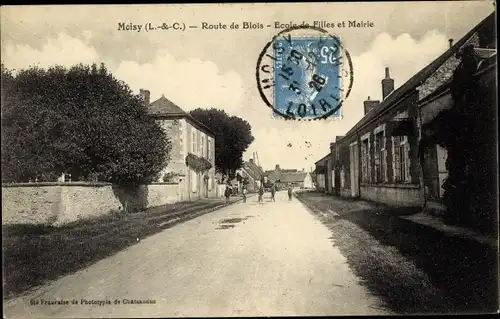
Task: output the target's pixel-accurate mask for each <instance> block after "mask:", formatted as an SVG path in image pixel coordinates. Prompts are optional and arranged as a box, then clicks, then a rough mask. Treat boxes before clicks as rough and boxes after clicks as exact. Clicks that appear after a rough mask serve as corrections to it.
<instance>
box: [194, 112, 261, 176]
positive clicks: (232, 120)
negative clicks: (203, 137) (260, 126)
mask: <svg viewBox="0 0 500 319" xmlns="http://www.w3.org/2000/svg"><path fill="white" fill-rule="evenodd" d="M190 114H191V116H193V117H194V118H195V119H196V120H197V121H199V122H201V123H203V124H204V125H205V126H207V127H208V128H209V129H210V130H211V131H213V132H214V133H215V168H216V169H217V171H218V172H220V173H223V174H226V175H228V176H229V177H230V179H232V178H234V175H235V171H236V170H237V169H239V168H240V167H241V166H242V164H243V153H244V152H245V151H246V150H247V149H248V146H249V145H250V144H251V143H252V142H253V140H254V137H253V136H252V128H251V126H250V124H249V123H248V122H247V121H245V120H243V119H241V118H239V117H237V116H229V115H228V114H227V113H226V112H225V111H223V110H218V109H215V108H211V109H200V108H198V109H195V110H193V111H191V112H190Z"/></svg>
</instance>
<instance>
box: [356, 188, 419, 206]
mask: <svg viewBox="0 0 500 319" xmlns="http://www.w3.org/2000/svg"><path fill="white" fill-rule="evenodd" d="M361 198H362V199H367V200H371V201H374V202H379V203H384V204H388V205H393V206H397V207H411V206H422V205H423V202H424V201H423V197H422V193H421V191H420V187H419V186H418V185H411V184H409V185H380V186H378V185H362V186H361Z"/></svg>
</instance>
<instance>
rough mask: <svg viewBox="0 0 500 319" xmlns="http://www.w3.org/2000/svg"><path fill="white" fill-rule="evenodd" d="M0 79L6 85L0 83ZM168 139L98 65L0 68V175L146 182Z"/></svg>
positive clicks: (164, 158) (159, 164)
mask: <svg viewBox="0 0 500 319" xmlns="http://www.w3.org/2000/svg"><path fill="white" fill-rule="evenodd" d="M4 79H6V80H7V81H6V83H5V85H4ZM170 149H171V144H170V141H169V139H168V137H167V136H166V134H165V132H164V131H163V130H162V129H161V127H160V126H159V125H157V124H156V123H155V121H154V119H153V118H151V117H150V116H149V115H148V114H147V106H145V105H144V104H143V102H142V101H141V100H140V98H139V97H138V96H136V95H134V94H133V93H132V91H131V90H130V88H129V87H128V86H127V85H126V84H125V83H123V82H121V81H119V80H117V79H116V78H114V77H113V75H112V74H110V73H109V72H108V70H107V69H106V67H105V66H104V65H103V64H101V65H100V67H98V66H97V65H96V64H93V65H92V66H84V65H82V64H80V65H76V66H73V67H71V68H69V69H67V68H64V67H61V66H55V67H50V68H48V69H46V70H45V69H41V68H38V67H30V68H28V69H24V70H20V71H19V72H18V73H17V74H16V75H14V76H13V75H12V74H11V73H10V72H9V71H8V70H6V69H5V68H3V66H2V180H11V181H28V180H29V179H33V178H39V179H41V180H46V181H53V180H54V179H55V178H57V176H60V175H61V174H62V173H68V174H71V175H72V179H73V180H99V181H107V182H113V183H118V184H131V183H132V184H133V183H148V182H150V181H152V180H154V179H156V178H157V175H158V173H159V172H160V171H161V169H162V168H163V167H165V165H166V164H167V162H168V160H169V153H170Z"/></svg>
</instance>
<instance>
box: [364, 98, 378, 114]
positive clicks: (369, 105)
mask: <svg viewBox="0 0 500 319" xmlns="http://www.w3.org/2000/svg"><path fill="white" fill-rule="evenodd" d="M379 104H380V101H379V100H371V99H370V97H368V98H367V99H366V101H364V102H363V105H364V107H365V115H366V114H367V113H368V112H370V111H371V110H373V109H374V108H375V107H376V106H377V105H379Z"/></svg>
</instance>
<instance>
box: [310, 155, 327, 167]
mask: <svg viewBox="0 0 500 319" xmlns="http://www.w3.org/2000/svg"><path fill="white" fill-rule="evenodd" d="M329 156H330V153H328V154H326V155H325V156H323V157H322V158H321V159H320V160H319V161H317V162H316V163H314V164H316V165H318V166H321V165H325V161H326V159H327V158H328V157H329Z"/></svg>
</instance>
